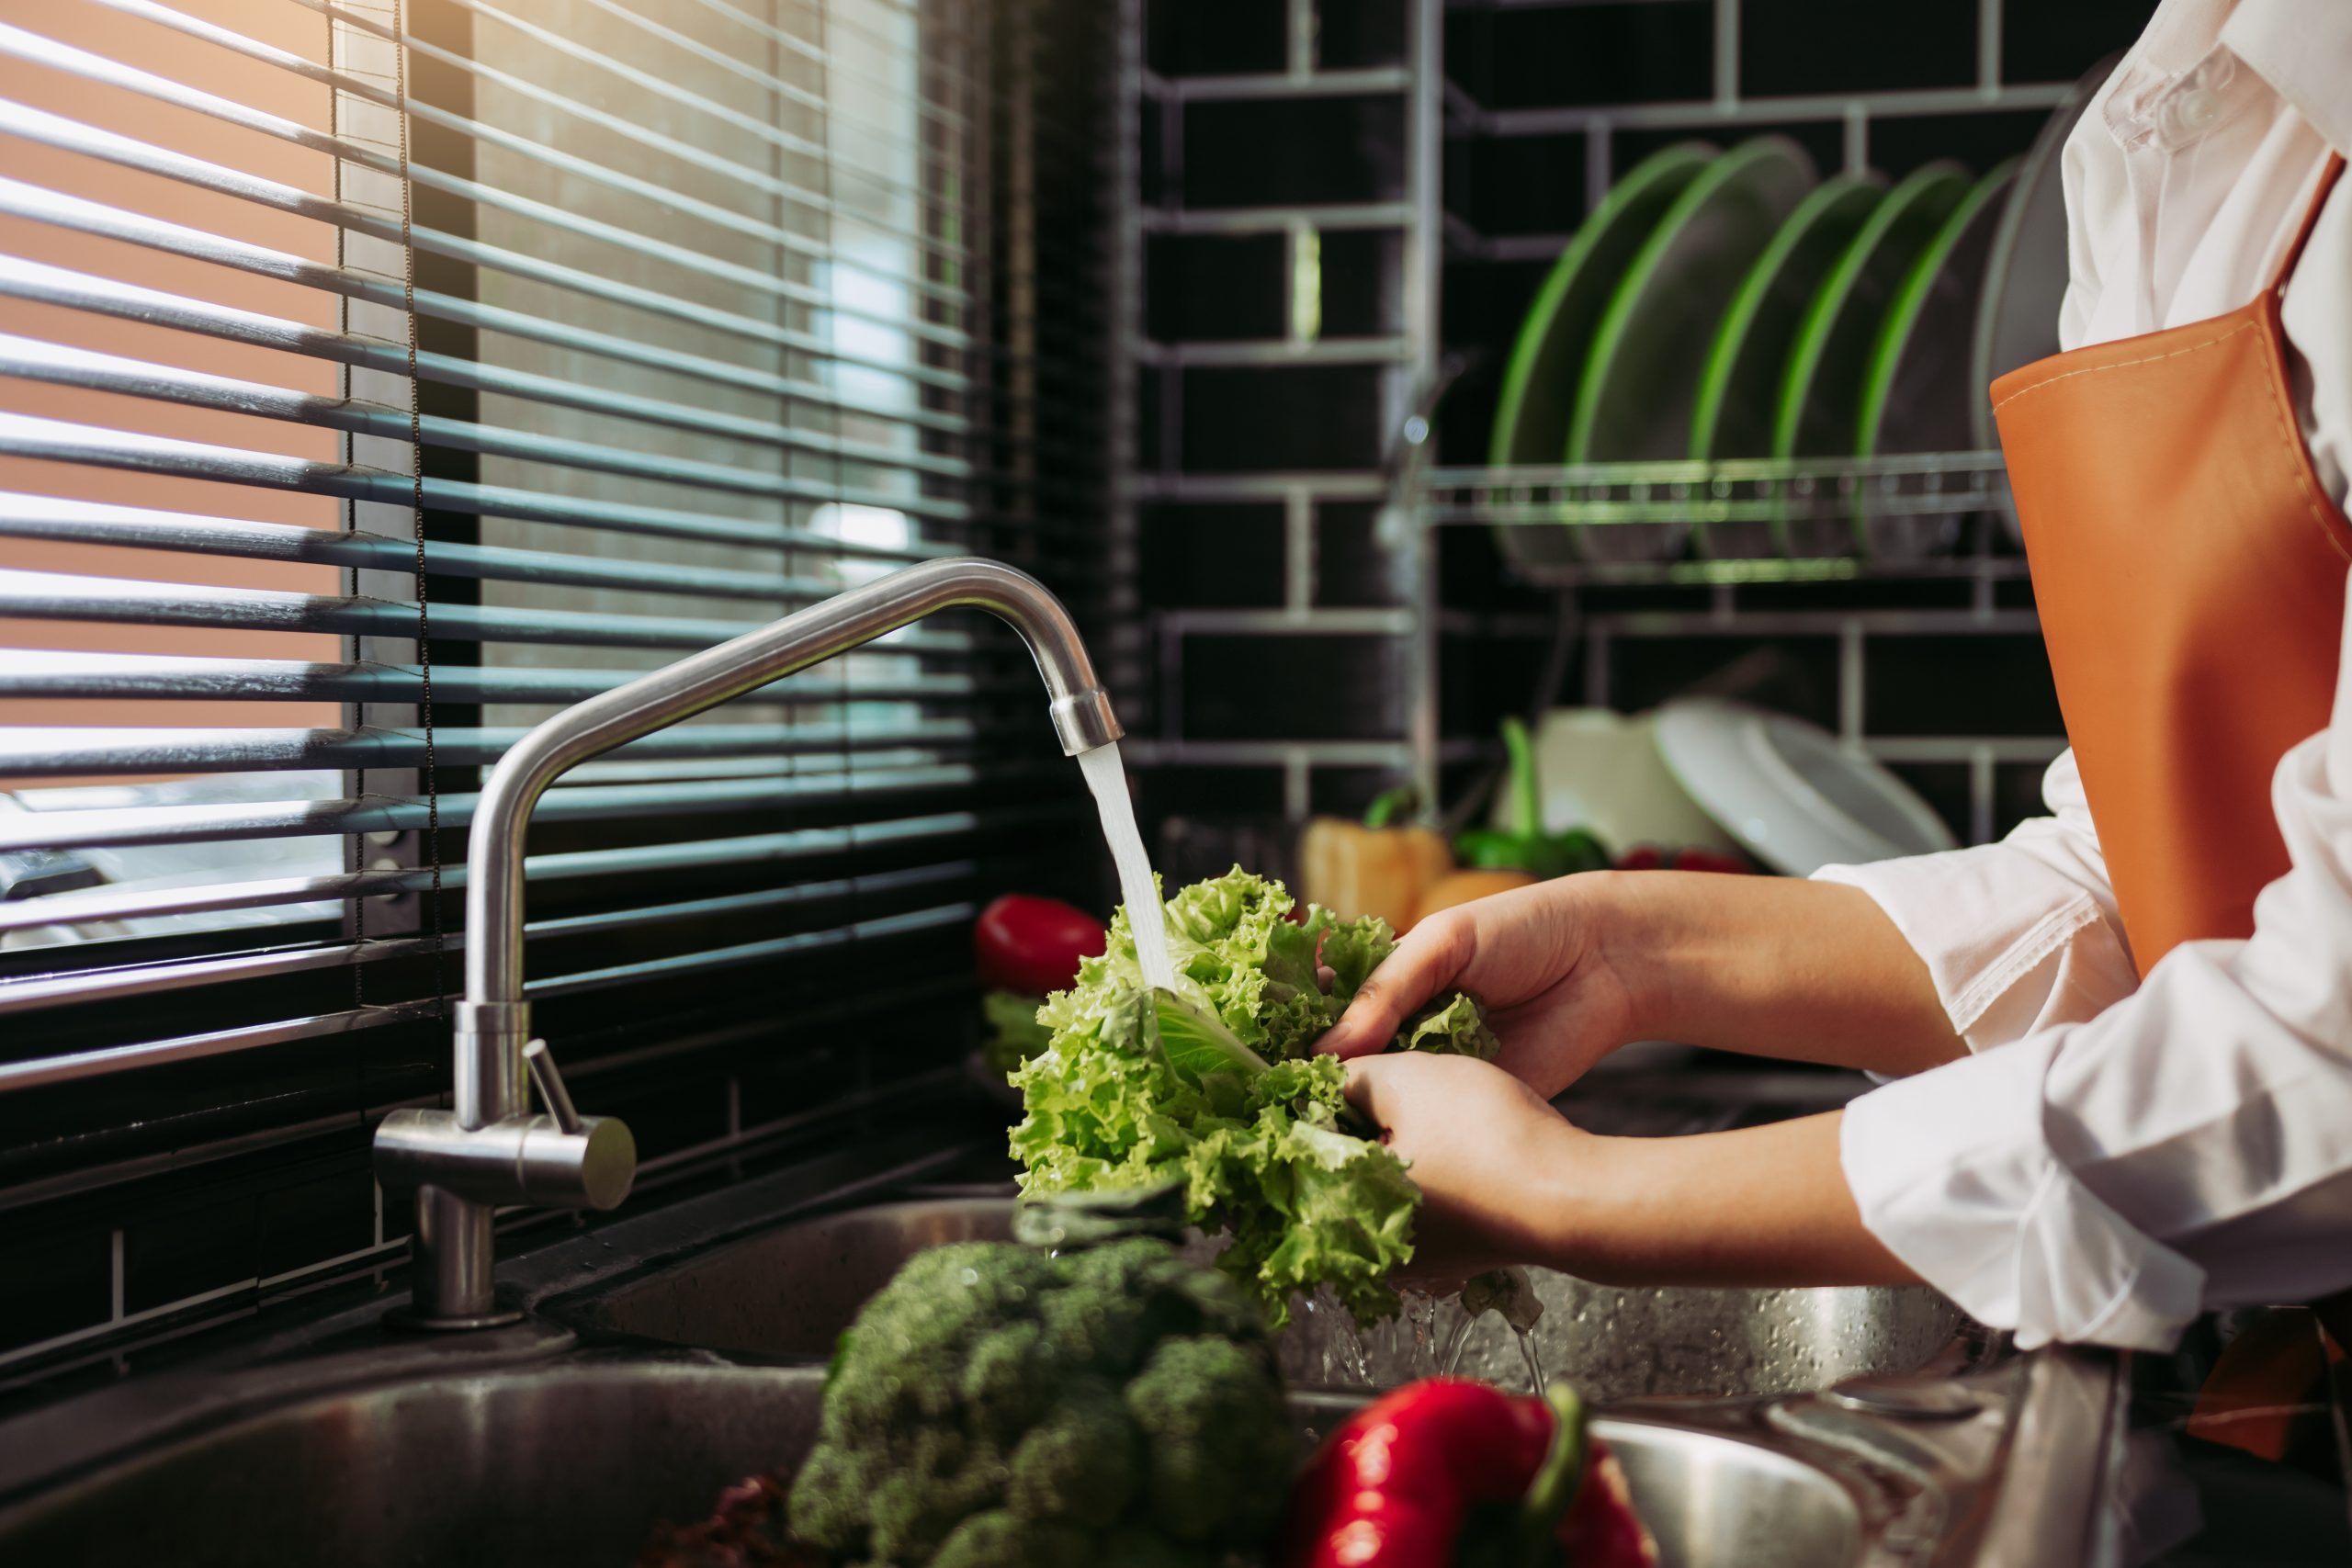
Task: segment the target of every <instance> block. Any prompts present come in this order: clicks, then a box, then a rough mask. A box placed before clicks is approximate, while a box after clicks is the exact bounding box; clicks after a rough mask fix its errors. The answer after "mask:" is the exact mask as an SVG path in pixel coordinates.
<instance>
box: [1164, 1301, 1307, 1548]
mask: <svg viewBox="0 0 2352 1568" xmlns="http://www.w3.org/2000/svg"><path fill="white" fill-rule="evenodd" d="M1126 1399H1127V1414H1128V1415H1130V1416H1133V1417H1134V1418H1135V1423H1136V1427H1137V1428H1139V1429H1140V1430H1141V1431H1142V1433H1143V1435H1144V1444H1145V1452H1146V1454H1147V1456H1148V1457H1147V1461H1146V1473H1145V1477H1144V1486H1145V1493H1146V1495H1147V1497H1148V1500H1149V1503H1150V1516H1151V1519H1152V1522H1153V1523H1155V1524H1157V1525H1158V1526H1159V1528H1160V1529H1162V1530H1165V1531H1166V1532H1167V1533H1168V1534H1169V1535H1170V1536H1173V1537H1174V1538H1175V1539H1177V1540H1190V1541H1214V1542H1219V1543H1227V1544H1236V1545H1238V1544H1241V1543H1244V1542H1248V1541H1251V1540H1257V1539H1259V1538H1260V1537H1261V1536H1262V1535H1263V1534H1264V1533H1265V1532H1266V1531H1267V1530H1268V1529H1271V1528H1272V1525H1273V1522H1274V1516H1275V1514H1276V1513H1277V1511H1278V1510H1279V1509H1280V1508H1281V1506H1282V1501H1283V1488H1282V1486H1281V1484H1280V1483H1279V1478H1281V1477H1283V1476H1284V1475H1286V1474H1287V1472H1288V1470H1289V1466H1290V1461H1291V1435H1290V1427H1289V1423H1288V1421H1287V1420H1286V1419H1285V1418H1284V1412H1283V1396H1282V1389H1281V1388H1280V1386H1279V1385H1278V1384H1276V1383H1274V1382H1272V1381H1270V1380H1269V1379H1268V1378H1267V1376H1266V1373H1265V1368H1264V1365H1263V1363H1262V1362H1261V1360H1260V1359H1259V1358H1258V1357H1257V1356H1256V1355H1255V1354H1253V1353H1252V1352H1251V1351H1250V1349H1248V1348H1245V1347H1242V1346H1239V1345H1236V1344H1235V1343H1234V1342H1233V1341H1231V1340H1229V1339H1217V1338H1212V1337H1206V1336H1202V1337H1194V1338H1190V1339H1170V1340H1165V1341H1163V1342H1162V1343H1161V1345H1160V1346H1159V1348H1158V1349H1157V1350H1155V1351H1153V1352H1152V1356H1151V1360H1150V1363H1149V1364H1148V1365H1147V1366H1146V1367H1145V1368H1144V1370H1143V1372H1142V1374H1141V1375H1140V1376H1138V1377H1137V1378H1136V1380H1135V1381H1134V1382H1130V1383H1128V1384H1127V1391H1126ZM1270 1475H1271V1476H1274V1477H1276V1478H1278V1479H1277V1483H1276V1484H1275V1485H1272V1486H1269V1485H1267V1484H1266V1483H1265V1479H1264V1478H1265V1477H1267V1476H1270Z"/></svg>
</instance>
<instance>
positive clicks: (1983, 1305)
mask: <svg viewBox="0 0 2352 1568" xmlns="http://www.w3.org/2000/svg"><path fill="white" fill-rule="evenodd" d="M2331 150H2333V151H2335V152H2352V0H2243V3H2233V0H2165V4H2164V5H2163V6H2161V7H2160V8H2159V9H2158V11H2157V13H2156V15H2155V17H2154V19H2152V20H2151V21H2150V23H2149V25H2148V29H2147V31H2146V33H2145V34H2144V35H2143V37H2142V39H2141V40H2140V42H2139V43H2138V44H2137V45H2135V46H2134V47H2133V49H2132V50H2131V52H2130V53H2129V54H2128V55H2127V56H2125V58H2124V60H2123V61H2122V62H2121V63H2120V65H2119V66H2118V67H2117V70H2116V73H2115V74H2114V75H2113V76H2112V77H2110V78H2109V82H2108V84H2107V85H2106V86H2105V87H2104V88H2103V89H2102V90H2101V91H2100V93H2099V95H2098V97H2097V98H2096V99H2095V100H2094V101H2093V102H2092V103H2091V105H2090V107H2089V108H2088V110H2087V111H2086V113H2085V114H2084V116H2083V118H2082V121H2081V123H2080V124H2079V125H2078V126H2077V127H2076V128H2075V133H2074V135H2073V137H2072V139H2071V140H2070V141H2068V143H2067V145H2066V148H2065V153H2064V174H2065V189H2066V207H2067V211H2068V214H2069V218H2070V227H2071V239H2070V249H2071V255H2070V261H2071V265H2072V278H2071V281H2070V285H2069V288H2068V290H2067V294H2066V299H2065V305H2064V311H2063V313H2062V316H2061V319H2060V322H2059V336H2060V340H2061V341H2062V342H2063V343H2064V345H2065V346H2066V347H2068V348H2074V347H2078V346H2080V345H2082V344H2093V343H2100V342H2105V341H2109V340H2111V339H2116V338H2121V337H2128V336H2131V335H2134V334H2137V333H2148V332H2154V331H2157V330H2159V329H2161V328H2165V327H2171V326H2176V325H2181V324H2184V323H2187V322H2190V321H2200V320H2203V319H2205V318H2207V317H2210V316H2214V315H2219V314H2221V313H2222V312H2223V311H2225V310H2233V309H2235V308H2236V307H2238V306H2240V305H2243V304H2245V302H2246V301H2247V300H2248V299H2253V298H2254V297H2255V295H2256V293H2257V292H2258V291H2259V290H2260V289H2261V288H2263V287H2264V286H2265V284H2266V282H2267V279H2268V278H2269V276H2271V273H2272V271H2273V269H2274V268H2275V267H2276V265H2278V259H2279V257H2280V256H2282V255H2283V254H2285V252H2286V249H2287V247H2288V246H2289V244H2290V242H2291V240H2292V237H2293V235H2294V232H2295V231H2296V229H2297V227H2298V225H2299V224H2300V222H2301V219H2302V216H2303V214H2304V212H2305V210H2306V209H2307V208H2308V205H2309V203H2310V200H2311V197H2312V194H2313V192H2314V191H2315V190H2316V188H2317V181H2318V179H2319V176H2320V174H2321V172H2322V170H2323V168H2324V165H2325V163H2326V161H2327V157H2328V154H2329V152H2330V151H2331ZM2285 327H2286V333H2287V338H2288V341H2289V344H2290V348H2291V350H2292V353H2291V354H2290V360H2291V361H2292V366H2293V370H2294V382H2295V385H2294V392H2295V395H2296V400H2297V402H2298V405H2299V410H2300V413H2301V422H2302V426H2303V434H2304V438H2305V440H2306V441H2307V442H2308V443H2309V445H2310V446H2311V449H2312V456H2313V457H2314V459H2315V460H2316V463H2317V466H2318V469H2319V472H2320V476H2321V478H2322V479H2324V481H2325V483H2326V484H2327V485H2328V487H2329V488H2330V490H2331V491H2333V493H2334V494H2335V497H2336V499H2337V501H2338V502H2339V504H2340V503H2342V502H2344V500H2345V492H2346V471H2347V469H2348V468H2352V175H2346V178H2345V179H2344V180H2343V181H2341V182H2339V183H2338V185H2337V186H2336V188H2335V192H2334V194H2333V195H2332V196H2331V197H2329V199H2328V202H2327V206H2326V209H2324V212H2323V213H2322V215H2321V218H2320V221H2319V225H2318V227H2317V229H2316V231H2314V232H2313V234H2312V240H2311V243H2310V246H2309V248H2308V249H2306V250H2305V252H2304V253H2303V257H2302V260H2301V265H2300V266H2299V267H2298V268H2297V270H2296V272H2295V274H2294V276H2293V278H2292V279H2291V281H2290V284H2289V286H2288V289H2287V296H2286V304H2285ZM2054 521H2055V522H2056V524H2057V525H2060V526H2063V525H2064V520H2063V519H2059V520H2054ZM2192 525H2193V523H2192ZM2342 671H2344V672H2340V673H2339V676H2338V681H2337V686H2336V696H2335V711H2334V713H2333V714H2332V716H2331V723H2330V727H2329V728H2326V729H2324V730H2322V731H2321V732H2320V733H2319V734H2317V735H2314V736H2312V738H2311V739H2308V740H2305V741H2304V742H2302V743H2301V745H2299V746H2297V747H2295V748H2294V749H2293V750H2290V751H2289V752H2288V753H2287V755H2286V757H2285V758H2284V759H2283V760H2282V761H2280V762H2279V764H2278V772H2277V773H2276V775H2275V777H2274V780H2273V783H2272V787H2271V801H2272V805H2273V807H2274V808H2275V810H2276V811H2277V813H2278V826H2279V829H2280V831H2281V833H2282V834H2283V835H2284V837H2285V840H2286V843H2287V849H2288V852H2289V854H2290V858H2291V862H2292V869H2290V871H2289V872H2288V873H2287V874H2286V875H2284V876H2282V877H2280V878H2279V879H2278V881H2276V882H2274V883H2272V884H2271V885H2270V886H2268V887H2267V888H2266V889H2264V891H2263V893H2262V895H2261V897H2260V898H2259V899H2258V900H2257V901H2256V906H2255V934H2254V935H2253V936H2252V937H2251V938H2249V939H2247V940H2245V941H2230V942H2185V943H2183V944H2181V945H2180V946H2179V947H2177V948H2176V949H2175V950H2174V951H2173V952H2171V953H2167V954H2166V955H2165V958H2164V960H2163V962H2161V963H2160V964H2157V965H2156V966H2155V968H2154V970H2153V971H2152V972H2151V973H2150V974H2149V976H2148V977H2147V979H2146V981H2145V982H2144V983H2142V982H2139V980H2138V978H2137V976H2136V974H2135V971H2134V967H2133V964H2132V963H2131V953H2130V951H2129V949H2128V947H2127V946H2126V939H2125V936H2124V932H2123V928H2122V926H2121V924H2120V920H2119V919H2118V916H2117V912H2116V904H2115V894H2114V890H2113V888H2112V887H2111V886H2110V885H2109V881H2108V877H2107V868H2106V863H2105V861H2104V859H2103V857H2102V856H2101V854H2100V852H2099V845H2098V835H2097V833H2096V832H2095V831H2094V829H2093V828H2092V824H2091V818H2090V813H2089V810H2088V808H2087V807H2086V804H2085V801H2084V797H2083V791H2082V784H2081V780H2080V777H2079V775H2078V774H2077V773H2076V772H2075V763H2074V758H2073V755H2072V754H2071V753H2069V754H2068V755H2066V756H2064V757H2061V758H2060V759H2059V760H2058V761H2057V762H2056V763H2055V764H2053V765H2052V768H2051V770H2050V775H2049V778H2048V780H2047V781H2046V784H2045V786H2044V788H2045V794H2046V796H2047V800H2048V804H2049V807H2050V811H2051V813H2052V815H2050V816H2049V817H2047V818H2039V819H2036V820H2034V821H2030V822H2027V823H2025V824H2023V825H2022V826H2020V827H2019V828H2018V829H2017V830H2016V831H2015V832H2013V833H2011V834H2010V835H2009V836H2008V838H2007V839H2006V840H2003V841H2002V842H2000V843H1997V844H1990V845H1985V846H1983V847H1981V848H1977V849H1971V850H1962V851H1958V852H1953V853H1951V854H1940V855H1928V856H1922V857H1919V858H1917V859H1913V860H1904V861H1891V862H1887V863H1882V864H1877V865H1866V866H1844V867H1831V868H1829V869H1828V870H1826V871H1824V872H1823V873H1821V874H1822V875H1823V876H1824V877H1825V878H1827V879H1829V880H1833V881H1838V882H1844V883H1849V884H1851V885H1852V886H1857V887H1860V888H1861V889H1863V890H1864V891H1865V892H1867V893H1869V894H1870V895H1871V897H1873V898H1874V899H1876V900H1877V901H1878V903H1879V905H1880V907H1881V908H1883V909H1884V910H1885V911H1886V912H1887V914H1888V915H1889V916H1890V917H1891V918H1892V919H1894V923H1895V925H1896V926H1897V927H1898V928H1899V929H1900V930H1901V931H1902V932H1903V934H1904V936H1905V938H1906V939H1907V940H1908V941H1909V942H1910V943H1911V945H1912V946H1913V947H1914V948H1916V949H1917V951H1918V953H1920V955H1921V956H1922V957H1923V958H1925V959H1926V961H1927V964H1928V970H1929V971H1930V973H1931V974H1932V975H1933V976H1934V978H1935V984H1936V989H1937V993H1938V995H1939V997H1940V998H1942V1000H1943V1004H1944V1006H1945V1008H1946V1010H1948V1011H1949V1012H1950V1014H1951V1021H1952V1024H1953V1026H1954V1027H1955V1028H1956V1029H1958V1030H1959V1032H1960V1033H1961V1035H1962V1038H1963V1039H1964V1040H1965V1041H1966V1043H1967V1044H1968V1047H1969V1049H1970V1051H1971V1053H1972V1055H1969V1056H1967V1057H1965V1058H1964V1059H1962V1060H1961V1061H1958V1062H1954V1063H1951V1064H1950V1065H1948V1066H1942V1067H1939V1068H1937V1069H1935V1070H1934V1071H1932V1072H1928V1073H1923V1074H1920V1075H1918V1076H1917V1077H1912V1078H1908V1079H1904V1080H1901V1081H1898V1082H1894V1083H1891V1084H1887V1085H1885V1086H1884V1087H1882V1088H1880V1089H1875V1090H1873V1091H1871V1093H1869V1094H1866V1095H1864V1096H1863V1097H1861V1098H1860V1100H1856V1101H1855V1102H1854V1103H1853V1105H1852V1106H1851V1107H1850V1108H1849V1110H1848V1111H1847V1113H1846V1121H1845V1131H1844V1142H1843V1156H1844V1163H1845V1171H1846V1177H1847V1179H1848V1181H1849V1184H1850V1185H1851V1186H1852V1188H1853V1191H1854V1195H1855V1197H1856V1199H1857V1200H1858V1201H1859V1202H1860V1208H1861V1213H1862V1218H1863V1222H1864V1223H1865V1224H1867V1225H1868V1226H1869V1227H1870V1229H1871V1232H1872V1233H1873V1234H1874V1235H1877V1236H1878V1237H1879V1238H1880V1240H1882V1241H1883V1242H1884V1243H1885V1244H1886V1245H1887V1247H1890V1248H1891V1249H1892V1250H1893V1251H1894V1253H1895V1254H1896V1255H1897V1256H1898V1257H1900V1258H1902V1259H1903V1260H1904V1261H1905V1263H1907V1264H1909V1265H1910V1266H1911V1267H1912V1268H1913V1269H1917V1271H1918V1273H1919V1274H1920V1275H1921V1276H1922V1277H1923V1278H1925V1279H1927V1280H1929V1281H1930V1282H1932V1283H1934V1284H1935V1285H1937V1286H1939V1287H1940V1288H1941V1289H1942V1290H1943V1291H1944V1292H1947V1293H1948V1294H1950V1295H1951V1297H1952V1298H1953V1299H1954V1300H1955V1301H1957V1302H1959V1303H1960V1304H1961V1305H1962V1306H1963V1307H1965V1308H1966V1309H1967V1310H1968V1311H1969V1312H1970V1313H1972V1314H1974V1315H1975V1316H1976V1317H1977V1318H1979V1319H1980V1320H1982V1321H1984V1322H1985V1323H1987V1324H1991V1325H1996V1326H1999V1327H2007V1328H2011V1329H2014V1330H2015V1331H2016V1333H2017V1337H2018V1343H2019V1344H2020V1345H2023V1346H2026V1347H2029V1348H2030V1347H2032V1346H2035V1345H2039V1344H2042V1343H2044V1342H2047V1341H2050V1340H2053V1339H2063V1340H2073V1341H2077V1342H2092V1343H2098V1344H2107V1345H2116V1346H2125V1347H2131V1348H2166V1347H2169V1346H2170V1345H2171V1344H2172V1343H2173V1341H2174V1340H2175V1339H2176V1338H2177V1337H2178V1335H2179V1333H2180V1331H2181V1329H2182V1328H2183V1326H2185V1325H2187V1324H2188V1322H2189V1321H2190V1320H2191V1319H2192V1318H2194V1317H2195V1316H2196V1315H2197V1314H2199V1312H2201V1311H2203V1310H2205V1309H2207V1308H2209V1307H2222V1306H2233V1305H2251V1304H2262V1303H2280V1302H2298V1301H2306V1300H2310V1299H2312V1298H2314V1297H2317V1296H2321V1295H2324V1294H2327V1293H2330V1292H2335V1291H2338V1290H2341V1289H2344V1288H2345V1287H2346V1286H2352V678H2347V675H2352V649H2347V654H2346V663H2345V665H2344V666H2343V667H2342Z"/></svg>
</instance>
